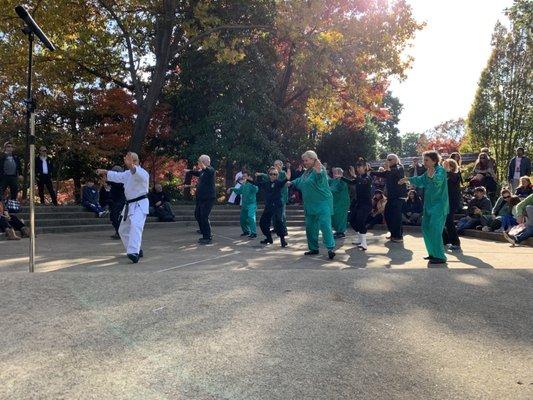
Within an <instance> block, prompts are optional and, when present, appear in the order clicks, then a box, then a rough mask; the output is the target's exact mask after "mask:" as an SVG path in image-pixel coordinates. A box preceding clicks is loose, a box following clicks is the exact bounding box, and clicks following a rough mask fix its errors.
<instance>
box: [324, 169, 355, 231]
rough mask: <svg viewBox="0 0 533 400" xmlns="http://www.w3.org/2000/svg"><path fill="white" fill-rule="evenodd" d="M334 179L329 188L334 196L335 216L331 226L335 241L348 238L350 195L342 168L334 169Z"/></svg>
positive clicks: (331, 180)
mask: <svg viewBox="0 0 533 400" xmlns="http://www.w3.org/2000/svg"><path fill="white" fill-rule="evenodd" d="M332 172H333V179H330V180H329V188H330V189H331V193H332V194H333V215H332V216H331V225H332V228H333V231H334V232H335V233H334V234H333V236H334V237H335V239H338V238H343V237H346V226H347V225H348V210H349V209H350V193H349V191H348V184H347V182H346V181H345V178H343V175H344V171H343V170H342V168H333V169H332Z"/></svg>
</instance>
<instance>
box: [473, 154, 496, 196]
mask: <svg viewBox="0 0 533 400" xmlns="http://www.w3.org/2000/svg"><path fill="white" fill-rule="evenodd" d="M469 186H470V187H480V186H483V187H484V188H486V190H487V192H488V193H494V192H496V189H497V186H498V185H497V183H496V170H495V166H494V161H493V160H492V159H491V158H490V156H489V155H488V154H487V153H485V152H481V153H479V156H478V159H477V161H476V164H475V166H474V170H473V173H472V176H471V177H470V179H469Z"/></svg>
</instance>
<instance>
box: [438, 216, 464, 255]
mask: <svg viewBox="0 0 533 400" xmlns="http://www.w3.org/2000/svg"><path fill="white" fill-rule="evenodd" d="M454 215H455V214H454V213H453V212H452V211H451V210H450V213H449V214H448V216H447V217H446V225H444V231H443V232H442V241H443V242H444V245H445V246H446V245H447V244H452V245H454V246H461V241H460V240H459V235H458V234H457V228H456V227H455V221H454Z"/></svg>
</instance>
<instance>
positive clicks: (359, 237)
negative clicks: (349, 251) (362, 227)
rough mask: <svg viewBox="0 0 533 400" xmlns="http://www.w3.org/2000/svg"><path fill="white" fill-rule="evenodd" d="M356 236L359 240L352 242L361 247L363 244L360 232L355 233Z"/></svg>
mask: <svg viewBox="0 0 533 400" xmlns="http://www.w3.org/2000/svg"><path fill="white" fill-rule="evenodd" d="M355 234H356V235H357V239H355V242H352V244H355V245H356V246H359V245H360V244H361V234H360V233H359V232H355Z"/></svg>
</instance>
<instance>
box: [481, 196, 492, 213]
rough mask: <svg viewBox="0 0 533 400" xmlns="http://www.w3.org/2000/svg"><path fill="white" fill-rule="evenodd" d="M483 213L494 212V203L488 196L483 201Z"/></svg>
mask: <svg viewBox="0 0 533 400" xmlns="http://www.w3.org/2000/svg"><path fill="white" fill-rule="evenodd" d="M481 212H482V214H491V213H492V203H491V202H490V200H489V199H488V198H485V199H484V201H483V208H482V209H481Z"/></svg>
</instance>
